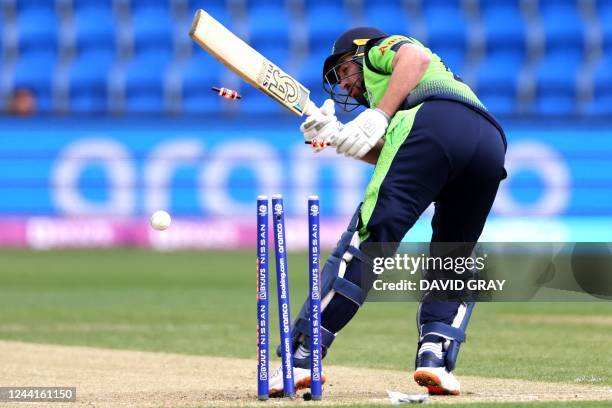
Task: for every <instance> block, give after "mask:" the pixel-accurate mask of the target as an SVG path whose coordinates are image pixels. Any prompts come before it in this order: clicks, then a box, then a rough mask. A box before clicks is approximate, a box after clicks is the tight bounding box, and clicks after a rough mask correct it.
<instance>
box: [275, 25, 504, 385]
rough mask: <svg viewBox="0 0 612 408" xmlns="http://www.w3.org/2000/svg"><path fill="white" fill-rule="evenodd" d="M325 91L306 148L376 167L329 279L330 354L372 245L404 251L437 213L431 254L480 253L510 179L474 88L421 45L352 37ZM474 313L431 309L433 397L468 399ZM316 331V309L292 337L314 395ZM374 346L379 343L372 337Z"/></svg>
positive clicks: (363, 290)
mask: <svg viewBox="0 0 612 408" xmlns="http://www.w3.org/2000/svg"><path fill="white" fill-rule="evenodd" d="M323 82H324V87H325V89H326V91H327V92H328V93H329V95H330V98H331V100H327V101H326V102H325V103H324V104H323V105H322V107H321V108H319V110H318V111H317V112H316V113H314V114H313V115H311V116H309V117H308V118H307V119H306V120H305V121H304V123H302V125H301V127H300V130H301V131H302V133H303V134H304V138H305V140H306V141H307V142H310V143H311V145H312V147H313V148H314V149H315V151H320V150H322V149H323V148H325V147H327V146H330V147H332V148H335V149H336V151H337V152H338V153H341V154H343V155H345V156H348V157H351V158H354V159H358V160H363V161H365V162H368V163H371V164H374V165H375V166H376V167H375V170H374V174H373V176H372V179H371V181H370V183H369V185H368V187H367V189H366V192H365V197H364V200H363V202H362V203H361V204H360V205H359V207H358V208H357V211H356V213H355V215H354V216H353V218H352V220H351V222H350V224H349V226H348V228H347V231H346V232H345V233H344V234H343V235H342V237H341V238H340V241H339V242H338V244H337V247H336V248H335V250H334V251H333V253H332V255H331V256H330V258H329V259H328V260H327V262H326V264H325V266H324V268H323V272H322V297H321V299H322V301H321V308H322V318H321V330H322V348H323V355H325V354H326V353H328V352H329V351H330V347H331V345H332V343H333V341H334V339H335V337H336V335H337V334H338V333H339V332H340V331H341V330H342V328H343V327H344V326H345V325H346V324H347V323H348V322H349V321H350V320H351V319H352V317H353V316H354V315H355V314H356V313H357V310H358V309H359V307H360V306H361V305H362V304H363V302H364V301H365V298H366V295H367V293H368V290H369V289H370V288H371V285H370V282H371V281H372V280H370V279H369V277H368V276H364V274H366V275H367V274H368V271H371V268H368V265H371V261H372V258H371V256H370V254H368V253H366V252H365V251H364V249H363V247H364V245H365V244H368V243H369V244H372V243H373V244H377V243H399V242H401V241H402V239H403V238H404V236H405V235H406V233H407V232H408V231H409V230H410V228H411V227H412V226H413V225H414V223H415V222H416V220H417V219H418V218H419V216H420V215H421V214H422V213H423V212H424V211H425V209H426V208H427V207H428V206H429V205H430V204H431V203H434V204H435V213H434V215H433V219H432V222H431V226H432V229H433V233H432V237H431V242H432V244H431V245H432V246H431V247H430V250H431V248H433V245H434V244H435V243H465V247H464V250H465V251H467V254H468V255H469V253H471V251H472V249H473V248H474V245H475V244H476V242H477V241H478V238H479V237H480V234H481V233H482V230H483V228H484V224H485V221H486V219H487V216H488V214H489V211H490V210H491V206H492V205H493V201H494V199H495V195H496V193H497V189H498V186H499V183H500V181H501V180H503V179H504V178H505V177H506V172H505V170H504V156H505V151H506V140H505V135H504V132H503V129H502V128H501V126H500V125H499V123H498V122H497V120H496V119H495V118H494V117H493V116H492V115H491V114H490V113H489V112H488V111H487V109H486V108H485V106H484V105H483V104H482V103H481V102H480V100H479V99H478V97H477V96H476V95H475V94H474V92H473V91H472V90H471V89H470V87H469V86H468V85H466V84H465V83H463V82H462V81H461V79H460V78H459V77H458V76H457V75H455V74H453V72H452V71H451V70H450V69H449V68H448V67H447V66H446V65H445V64H444V62H443V61H442V60H441V59H440V57H438V56H437V55H436V54H434V53H433V52H432V51H431V50H429V49H428V48H427V47H425V46H424V45H423V44H421V43H420V42H418V41H417V40H415V39H413V38H410V37H405V36H402V35H387V34H385V33H384V32H382V31H380V30H378V29H376V28H370V27H359V28H354V29H351V30H349V31H347V32H345V33H343V34H342V35H341V36H340V37H338V39H337V40H336V41H335V43H334V45H333V49H332V53H331V55H330V56H329V57H327V59H326V60H325V63H324V65H323ZM334 102H335V104H337V105H338V106H340V107H341V108H342V109H344V110H347V111H350V110H353V109H355V108H357V107H359V106H362V107H364V108H365V110H363V111H362V112H361V113H359V114H358V115H357V116H356V117H355V119H353V120H352V121H350V122H348V123H340V122H339V121H338V119H337V118H336V116H335V113H334ZM366 246H367V245H366ZM473 307H474V301H473V299H451V300H440V299H439V298H428V296H427V295H425V296H424V298H423V300H422V301H421V304H420V306H419V308H418V312H417V325H418V342H417V350H416V359H415V372H414V375H413V377H414V380H415V381H416V382H417V383H418V384H419V385H421V386H425V387H427V389H428V392H429V393H430V394H451V395H458V394H460V391H461V388H460V384H459V381H458V380H457V379H456V378H455V376H454V374H453V370H454V368H455V364H456V361H457V356H458V353H459V347H460V345H461V343H462V342H464V340H465V332H466V328H467V324H468V321H469V319H470V316H471V312H472V309H473ZM309 327H310V326H309V321H308V307H307V303H306V304H305V305H304V307H302V310H301V311H300V313H299V315H298V316H297V318H296V320H295V322H294V324H293V326H292V340H293V362H294V380H295V383H296V389H299V388H307V387H309V385H310V370H309V367H310V350H309V349H308V345H309ZM363 341H366V342H367V341H369V340H368V336H367V334H366V333H364V336H363ZM380 346H381V347H385V345H384V344H381V345H380ZM323 380H324V378H323ZM282 388H283V381H282V371H281V370H280V369H279V370H277V372H276V373H275V374H274V375H273V376H272V377H271V379H270V394H271V395H272V396H276V395H279V394H280V393H282Z"/></svg>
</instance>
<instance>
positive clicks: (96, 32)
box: [74, 5, 116, 54]
mask: <svg viewBox="0 0 612 408" xmlns="http://www.w3.org/2000/svg"><path fill="white" fill-rule="evenodd" d="M74 30H75V32H74V34H75V45H76V51H77V53H78V54H81V53H86V52H89V51H90V50H108V51H113V50H114V49H115V43H116V41H115V36H116V27H115V17H114V15H113V11H112V9H111V8H110V6H108V5H107V6H91V7H90V6H88V7H85V6H83V7H80V8H78V9H75V12H74Z"/></svg>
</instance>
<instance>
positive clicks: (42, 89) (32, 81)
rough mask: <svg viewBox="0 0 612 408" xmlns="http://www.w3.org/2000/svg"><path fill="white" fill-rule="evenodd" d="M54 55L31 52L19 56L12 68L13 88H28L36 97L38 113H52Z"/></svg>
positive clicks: (46, 52)
mask: <svg viewBox="0 0 612 408" xmlns="http://www.w3.org/2000/svg"><path fill="white" fill-rule="evenodd" d="M55 57H56V55H55V53H53V52H48V51H41V52H36V53H34V52H32V53H29V54H27V55H24V56H21V57H20V58H19V59H18V60H17V62H16V64H15V67H14V73H13V88H14V89H16V88H29V89H31V90H32V91H33V92H34V93H35V95H36V105H37V109H38V112H40V113H43V114H45V113H50V112H51V111H52V76H53V67H54V66H55V62H56V59H55Z"/></svg>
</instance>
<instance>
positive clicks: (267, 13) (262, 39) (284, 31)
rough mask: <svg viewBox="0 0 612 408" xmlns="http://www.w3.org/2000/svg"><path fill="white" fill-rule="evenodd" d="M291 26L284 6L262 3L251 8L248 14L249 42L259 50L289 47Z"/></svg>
mask: <svg viewBox="0 0 612 408" xmlns="http://www.w3.org/2000/svg"><path fill="white" fill-rule="evenodd" d="M290 26H292V24H291V19H290V17H289V13H288V12H287V10H286V9H285V8H282V7H276V6H272V5H268V4H266V5H263V6H257V7H255V6H254V7H253V8H251V10H250V12H249V14H248V27H249V44H251V45H252V46H253V47H254V48H255V49H257V50H259V49H260V48H263V47H268V46H275V47H284V48H285V49H289V47H290V40H291V31H290V30H289V27H290Z"/></svg>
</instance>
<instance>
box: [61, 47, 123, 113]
mask: <svg viewBox="0 0 612 408" xmlns="http://www.w3.org/2000/svg"><path fill="white" fill-rule="evenodd" d="M113 59H114V53H113V51H111V50H99V51H94V50H90V51H88V52H86V53H84V54H81V55H80V56H79V57H78V58H77V59H76V60H75V61H74V62H73V63H72V65H71V67H70V73H69V78H70V79H69V81H70V92H69V95H70V97H69V99H70V102H69V103H70V111H71V112H76V113H105V112H107V111H108V99H107V95H108V75H109V72H110V68H111V66H112V64H113Z"/></svg>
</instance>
